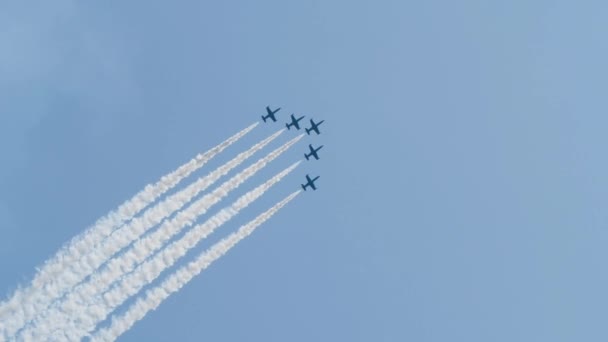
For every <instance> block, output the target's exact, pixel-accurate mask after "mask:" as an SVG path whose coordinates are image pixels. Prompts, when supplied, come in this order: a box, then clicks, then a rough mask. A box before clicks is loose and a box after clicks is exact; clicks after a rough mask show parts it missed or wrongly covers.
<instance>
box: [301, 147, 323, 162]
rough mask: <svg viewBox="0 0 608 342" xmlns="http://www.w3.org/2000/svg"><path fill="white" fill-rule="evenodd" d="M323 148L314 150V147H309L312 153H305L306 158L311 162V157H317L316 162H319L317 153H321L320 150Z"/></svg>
mask: <svg viewBox="0 0 608 342" xmlns="http://www.w3.org/2000/svg"><path fill="white" fill-rule="evenodd" d="M322 147H323V145H321V146H319V147H317V148H314V147H312V145H310V144H309V145H308V148H310V153H304V157H306V160H309V159H308V158H310V157H315V159H316V160H319V156H318V155H317V152H319V150H320V149H321V148H322Z"/></svg>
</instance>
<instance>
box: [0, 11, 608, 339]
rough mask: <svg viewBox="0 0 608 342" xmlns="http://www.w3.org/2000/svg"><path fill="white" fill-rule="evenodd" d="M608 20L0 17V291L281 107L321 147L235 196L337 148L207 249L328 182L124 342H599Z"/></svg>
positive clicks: (255, 14) (543, 14)
mask: <svg viewBox="0 0 608 342" xmlns="http://www.w3.org/2000/svg"><path fill="white" fill-rule="evenodd" d="M607 11H608V5H607V4H606V2H605V1H584V0H583V1H576V2H575V1H560V0H554V1H544V0H539V1H524V0H517V1H479V0H478V1H473V0H464V1H446V0H444V1H440V0H429V1H369V2H364V1H338V0H336V1H332V0H329V1H298V2H295V1H265V0H263V1H255V2H253V1H250V2H249V1H215V2H202V1H166V2H160V1H129V2H125V1H116V0H109V1H102V2H92V1H86V2H85V1H67V0H58V1H54V2H53V3H52V4H50V2H43V1H16V0H5V1H2V2H1V3H0V155H1V156H2V157H1V158H2V163H1V164H2V167H1V168H0V232H1V237H0V291H1V292H2V293H3V294H4V293H6V294H8V293H9V292H11V291H12V290H13V289H14V288H15V287H16V286H17V285H18V284H26V283H27V281H28V280H29V279H31V277H32V276H33V274H34V270H35V267H36V266H37V265H40V264H41V263H42V262H43V261H44V260H45V259H46V258H47V257H49V256H50V255H52V254H53V253H54V252H55V251H56V250H57V249H58V248H59V247H60V246H61V245H62V244H63V243H64V242H66V241H67V240H69V239H70V238H71V237H73V236H75V235H76V234H77V233H79V232H81V231H82V230H83V229H84V228H85V227H86V226H87V225H89V224H91V223H93V222H94V221H95V220H96V219H97V218H98V217H100V216H102V215H104V214H105V213H107V212H108V211H109V210H111V209H113V208H115V207H116V206H117V205H118V204H120V203H121V202H122V201H124V200H126V199H128V198H129V197H130V195H132V194H134V193H135V192H137V191H138V190H140V189H141V188H142V187H143V186H144V185H145V184H147V183H150V182H153V181H155V180H157V179H158V178H159V177H160V176H161V175H163V174H164V173H166V172H168V171H170V170H172V169H174V168H175V167H177V166H178V165H180V164H181V163H183V162H184V161H186V160H188V159H190V158H191V157H192V156H194V155H195V154H196V153H198V152H200V151H204V150H206V149H207V148H209V147H211V146H213V145H215V144H217V143H219V142H220V141H222V140H223V139H225V138H227V137H228V136H229V135H232V134H234V133H235V132H237V131H238V130H240V129H242V128H244V127H246V126H247V125H249V124H251V123H252V122H255V121H256V120H259V117H260V115H261V114H262V113H263V108H264V107H265V106H266V105H272V106H281V107H283V108H284V109H283V110H282V111H281V112H280V115H279V118H280V119H281V121H283V120H284V119H285V117H286V116H287V115H288V114H291V113H292V112H294V113H301V114H304V115H307V116H308V117H313V118H315V119H326V123H325V124H324V125H323V126H321V128H322V131H323V134H322V135H320V136H318V137H306V139H305V140H304V141H303V142H301V143H299V145H297V146H296V147H295V148H294V149H293V150H291V151H289V153H287V154H286V155H285V156H283V157H281V158H280V159H279V160H277V161H276V162H275V163H273V164H272V165H271V166H270V167H269V168H268V169H266V170H264V172H261V173H260V174H259V176H256V177H255V179H254V180H253V181H251V182H248V183H247V184H246V185H244V187H243V188H241V189H240V190H239V192H237V194H238V193H242V192H243V190H247V189H250V188H252V187H253V186H255V185H257V184H258V183H260V182H262V181H264V180H265V179H267V178H268V177H270V176H271V175H273V174H274V173H275V172H278V171H279V170H281V169H283V168H284V167H286V166H287V165H289V164H290V163H291V162H293V161H295V160H298V159H299V158H301V156H302V153H303V152H304V148H305V147H306V145H307V144H308V143H314V144H324V145H325V148H324V149H323V150H321V151H320V153H321V158H322V160H320V161H318V162H306V161H305V162H304V163H303V164H302V165H301V166H300V167H299V168H298V169H297V170H296V171H295V172H294V174H292V175H290V176H289V177H288V178H286V179H285V180H284V181H283V182H282V183H281V184H280V185H278V186H276V187H275V188H274V189H273V190H272V191H270V192H269V193H268V194H267V195H265V196H264V197H263V198H262V199H261V200H259V201H258V202H256V203H255V205H253V206H251V207H250V208H248V209H247V210H245V211H244V212H243V213H242V214H241V215H240V216H239V217H238V218H235V219H234V220H233V221H232V222H231V223H230V224H227V225H226V226H225V227H223V228H222V229H221V230H220V231H219V232H218V233H217V234H215V235H214V238H215V239H217V238H218V237H220V236H222V235H223V234H226V233H228V232H229V231H231V230H233V229H235V228H237V227H238V225H239V224H241V223H243V222H246V221H247V220H249V219H251V218H253V217H254V216H255V215H256V214H257V213H259V212H260V211H261V210H264V209H266V208H268V207H270V206H271V205H272V204H274V203H275V202H276V201H278V200H279V199H281V198H283V197H284V196H286V195H287V194H289V193H290V192H292V191H293V190H295V189H297V187H298V186H299V183H300V182H301V180H302V179H303V176H304V174H305V173H311V174H313V175H316V174H320V175H321V178H320V179H319V181H318V186H319V191H316V192H314V193H312V192H306V193H304V194H302V195H301V196H299V197H298V198H297V199H296V200H295V201H294V202H292V203H291V204H290V205H289V206H288V207H286V208H285V209H284V210H282V211H281V212H280V213H279V214H278V215H277V216H275V217H274V218H272V220H271V221H269V222H268V223H267V224H265V225H264V226H262V227H261V228H260V230H259V231H257V232H256V233H255V234H254V235H253V236H251V237H250V238H248V239H247V240H245V241H243V243H241V244H239V245H238V246H237V247H236V248H235V249H234V250H233V251H232V252H231V253H230V254H229V255H227V256H226V257H225V258H223V259H221V260H220V261H218V262H217V263H216V264H214V265H213V266H212V267H211V268H210V269H209V270H208V271H206V272H204V273H203V274H201V276H199V277H197V278H196V279H195V280H194V281H193V282H192V283H190V284H189V285H188V286H187V287H185V288H184V289H183V290H182V291H181V292H179V293H178V294H177V295H175V296H172V297H171V298H170V299H169V300H168V301H167V302H165V303H164V304H162V306H161V307H160V308H159V310H157V311H155V312H153V313H151V314H150V315H149V316H148V317H147V318H146V319H145V320H143V321H141V322H139V323H138V324H137V325H136V326H135V327H134V328H133V329H132V330H131V331H129V332H128V333H127V334H125V335H124V336H123V340H124V341H201V340H209V341H268V342H270V341H277V342H278V341H281V342H282V341H303V342H304V341H305V342H309V341H362V342H363V341H437V342H440V341H467V342H470V341H505V342H512V341H551V342H558V341H606V340H608V330H607V329H606V322H605V317H606V314H607V309H606V308H608V296H607V295H606V288H608V274H607V272H606V271H605V263H606V260H607V259H608V248H606V246H607V242H608V230H607V229H608V227H607V223H608V220H607V218H608V216H607V214H606V210H605V205H606V198H607V195H606V194H607V193H608V181H607V180H606V175H608V162H607V161H606V153H605V150H606V146H607V143H608V138H607V137H606V127H607V126H608V115H607V113H608V111H607V109H608V106H607V105H606V89H607V84H606V80H607V79H608V68H606V60H608V47H607V45H606V37H607V36H608V28H607V26H606V22H607V19H608V13H607ZM280 125H282V123H280ZM280 125H279V124H275V125H264V126H260V127H258V128H256V130H255V131H254V132H252V133H251V134H250V135H248V136H247V137H246V138H245V139H243V140H242V141H241V142H240V143H239V144H237V145H235V146H233V147H231V148H230V149H229V150H227V151H226V154H224V155H222V157H221V158H219V159H217V160H215V161H214V162H213V163H211V164H210V167H209V168H206V169H205V170H202V171H201V172H199V173H197V175H201V174H204V173H205V172H207V171H209V170H211V167H214V166H217V165H219V164H220V163H221V162H222V161H225V160H227V158H229V157H231V156H233V155H234V154H235V153H237V152H239V151H241V150H243V149H245V148H247V147H248V146H250V145H251V144H252V143H254V142H256V141H257V140H259V139H261V138H262V137H265V136H267V135H269V134H271V133H272V132H274V131H275V130H276V129H277V128H278V127H280ZM293 135H294V134H293V132H289V134H285V135H284V136H282V137H281V141H279V142H276V143H275V144H273V147H275V146H278V144H279V143H281V142H283V141H287V139H288V138H289V137H292V136H293ZM230 198H234V196H231V197H230ZM228 203H229V202H223V204H222V205H219V206H217V207H216V210H217V209H220V208H222V207H223V205H225V204H228ZM212 241H213V239H212V240H211V242H212ZM206 245H208V243H207V244H205V245H204V246H206ZM204 246H203V247H204ZM200 250H202V249H201V248H198V249H197V251H200ZM194 255H195V254H189V257H190V258H191V257H193V256H194Z"/></svg>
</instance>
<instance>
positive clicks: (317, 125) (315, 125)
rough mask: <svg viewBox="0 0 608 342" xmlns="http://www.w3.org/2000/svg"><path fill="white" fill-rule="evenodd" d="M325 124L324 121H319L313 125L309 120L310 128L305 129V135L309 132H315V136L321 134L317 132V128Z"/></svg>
mask: <svg viewBox="0 0 608 342" xmlns="http://www.w3.org/2000/svg"><path fill="white" fill-rule="evenodd" d="M323 122H325V120H321V121H319V122H317V123H315V122H314V121H313V120H312V119H310V128H307V129H306V134H308V135H310V132H312V131H315V132H316V133H317V134H321V132H319V126H320V125H321V124H322V123H323Z"/></svg>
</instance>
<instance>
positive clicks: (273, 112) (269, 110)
mask: <svg viewBox="0 0 608 342" xmlns="http://www.w3.org/2000/svg"><path fill="white" fill-rule="evenodd" d="M279 110H281V108H280V107H279V108H277V109H275V110H271V109H270V107H268V106H266V112H267V113H268V115H266V116H264V115H262V120H264V122H266V119H269V118H270V119H272V121H273V122H276V121H277V118H275V117H274V115H275V114H276V112H278V111H279Z"/></svg>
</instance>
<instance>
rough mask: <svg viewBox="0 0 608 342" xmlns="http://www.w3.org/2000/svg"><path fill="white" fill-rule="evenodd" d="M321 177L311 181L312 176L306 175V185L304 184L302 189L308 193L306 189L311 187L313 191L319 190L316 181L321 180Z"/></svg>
mask: <svg viewBox="0 0 608 342" xmlns="http://www.w3.org/2000/svg"><path fill="white" fill-rule="evenodd" d="M319 177H321V176H317V177H315V178H313V179H310V176H308V175H306V181H307V183H306V184H302V189H304V191H306V187H311V188H312V189H313V190H317V187H316V186H315V181H316V180H317V179H319Z"/></svg>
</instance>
